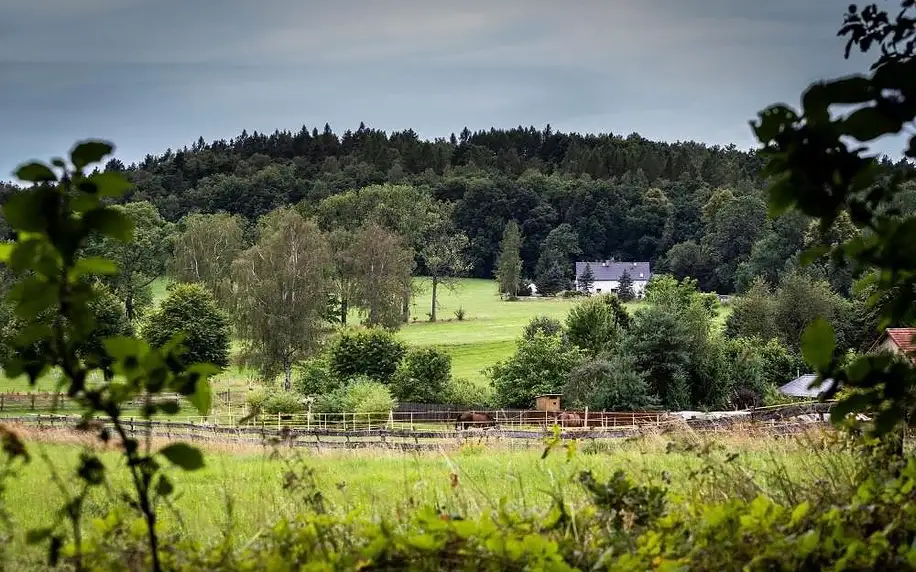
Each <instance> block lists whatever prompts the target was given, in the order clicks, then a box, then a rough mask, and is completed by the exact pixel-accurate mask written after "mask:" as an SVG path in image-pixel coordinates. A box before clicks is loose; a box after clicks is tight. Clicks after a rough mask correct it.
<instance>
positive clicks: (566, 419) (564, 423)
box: [557, 411, 582, 427]
mask: <svg viewBox="0 0 916 572" xmlns="http://www.w3.org/2000/svg"><path fill="white" fill-rule="evenodd" d="M557 423H559V424H560V426H561V427H582V418H581V417H579V414H578V413H572V412H570V411H564V412H563V413H560V414H559V415H557Z"/></svg>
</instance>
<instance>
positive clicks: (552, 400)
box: [534, 393, 562, 411]
mask: <svg viewBox="0 0 916 572" xmlns="http://www.w3.org/2000/svg"><path fill="white" fill-rule="evenodd" d="M560 397H562V394H560V393H545V394H544V395H537V396H535V398H534V403H535V409H537V410H538V411H559V410H560Z"/></svg>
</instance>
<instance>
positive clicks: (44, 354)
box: [0, 141, 218, 571]
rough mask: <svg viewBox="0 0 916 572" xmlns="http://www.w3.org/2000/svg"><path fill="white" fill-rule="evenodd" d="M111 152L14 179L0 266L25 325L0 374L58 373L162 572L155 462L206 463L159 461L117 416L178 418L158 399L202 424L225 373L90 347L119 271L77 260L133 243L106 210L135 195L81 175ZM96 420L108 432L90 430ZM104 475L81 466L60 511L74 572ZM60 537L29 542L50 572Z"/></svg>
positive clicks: (134, 346)
mask: <svg viewBox="0 0 916 572" xmlns="http://www.w3.org/2000/svg"><path fill="white" fill-rule="evenodd" d="M112 150H113V148H112V146H111V145H110V144H108V143H105V142H102V141H85V142H82V143H80V144H78V145H76V146H75V147H74V148H73V150H72V152H71V153H70V165H68V164H67V163H66V162H65V161H64V160H63V159H60V158H55V159H53V160H52V161H51V163H50V165H46V164H43V163H38V162H33V163H28V164H26V165H23V166H22V167H20V168H19V169H18V170H17V171H16V176H17V177H18V178H19V179H20V180H21V181H24V182H26V183H31V187H30V188H28V189H26V190H22V191H19V192H17V193H16V194H14V195H13V196H12V197H11V198H10V199H9V201H8V202H7V203H6V205H5V206H4V208H3V214H4V215H5V217H6V220H7V221H8V222H9V224H10V226H11V227H12V228H13V230H14V231H15V232H16V235H17V239H16V241H15V242H12V243H6V244H3V245H2V246H0V262H2V263H3V264H5V265H6V266H7V267H8V269H9V270H10V271H11V272H12V273H13V274H14V275H16V276H17V277H18V280H17V283H16V284H15V285H14V286H13V288H12V289H11V290H10V293H9V301H10V302H11V303H12V304H13V305H14V307H15V311H16V315H17V316H18V318H19V319H21V320H22V321H23V322H24V323H25V325H24V327H23V328H22V329H21V331H20V333H19V335H18V336H16V338H15V339H14V340H13V346H14V349H15V350H17V351H16V352H15V353H14V354H13V355H12V357H10V358H9V359H8V360H7V361H6V362H5V363H4V364H3V365H4V369H5V371H6V374H7V375H8V376H10V377H18V376H20V375H23V374H25V375H27V376H28V378H29V382H30V384H32V385H34V384H35V383H37V381H38V379H39V378H40V377H42V376H43V375H44V374H46V373H47V372H48V371H50V370H51V369H52V368H59V369H60V370H61V371H62V373H63V379H64V383H65V384H66V393H67V396H68V397H69V398H70V399H71V400H72V401H74V402H75V403H76V404H78V406H80V408H81V409H82V411H83V418H84V421H83V422H82V425H83V427H84V428H92V429H93V430H94V431H95V432H96V433H97V436H98V438H99V439H100V440H101V441H103V442H108V441H109V440H111V438H112V436H115V437H116V438H117V439H118V441H119V442H120V445H121V448H122V450H123V455H124V457H125V461H126V466H127V468H128V470H129V472H130V477H131V483H132V485H133V491H132V493H131V494H129V495H126V498H125V500H126V502H127V504H128V505H129V506H130V507H132V508H133V509H134V510H136V511H137V512H138V513H140V514H141V515H142V517H143V519H144V521H145V524H146V528H147V537H148V544H149V549H150V559H151V562H150V564H151V568H152V569H153V570H155V571H159V570H161V563H160V557H159V549H160V547H159V540H158V537H157V533H156V523H157V512H156V509H157V504H158V503H159V501H161V500H165V499H167V497H168V496H169V495H171V494H172V492H173V491H174V486H173V485H172V484H171V482H170V481H169V480H168V479H167V477H166V476H165V475H164V474H162V473H161V471H160V469H161V464H160V459H163V458H164V459H165V460H167V461H169V462H171V463H172V464H175V465H177V466H179V467H181V468H183V469H186V470H195V469H199V468H200V467H202V466H203V456H202V455H201V453H200V451H198V450H197V449H195V448H193V447H190V446H188V445H185V444H182V443H173V444H170V445H168V446H166V447H165V448H163V449H161V450H159V451H153V450H152V447H151V443H150V441H149V440H147V441H146V443H145V446H144V447H141V445H140V442H139V441H138V439H137V438H136V437H135V436H134V435H132V432H131V431H130V430H129V428H128V426H127V425H125V423H124V422H123V418H122V410H123V407H124V406H125V404H126V403H127V402H128V401H130V400H132V399H134V398H136V397H137V396H144V397H145V398H146V405H145V406H144V408H143V411H142V414H143V416H144V417H145V418H147V419H148V418H150V417H152V416H153V415H155V414H157V413H165V414H174V413H176V412H177V411H178V408H179V405H178V404H177V403H175V402H173V401H168V400H163V401H161V402H160V401H157V400H155V399H154V397H155V395H157V394H159V393H162V392H177V393H179V394H181V395H184V396H186V397H188V398H189V400H190V401H191V403H192V404H194V405H195V406H196V407H197V409H198V410H199V411H200V412H201V414H206V413H207V412H208V411H209V408H210V401H211V394H210V388H209V383H208V378H209V376H211V375H212V374H214V373H216V372H217V371H218V370H217V369H216V368H215V367H214V366H210V365H207V364H190V365H189V364H187V363H185V360H183V359H182V355H183V353H184V348H183V346H182V345H181V337H180V336H176V337H175V338H174V339H172V340H171V341H170V342H169V343H167V344H165V345H164V346H163V347H160V348H153V347H150V345H149V344H147V343H146V342H144V341H143V340H140V339H138V338H134V337H127V336H117V337H108V338H105V339H104V340H103V341H102V344H89V343H88V342H89V341H90V339H91V337H92V335H93V333H94V332H96V330H97V327H98V326H99V325H100V324H98V323H97V320H96V317H95V315H94V314H93V311H92V306H91V302H92V301H93V300H95V299H96V298H97V296H98V293H97V290H98V286H97V283H98V280H99V277H100V276H110V275H114V274H116V273H117V271H118V268H117V266H116V265H115V264H114V263H113V262H111V261H110V260H107V259H104V258H99V257H87V256H82V254H83V252H82V249H83V248H84V246H85V244H86V242H87V240H88V239H89V238H90V237H92V236H93V235H100V236H102V237H107V238H110V239H113V240H117V241H121V242H128V241H130V240H131V236H132V230H133V225H132V223H131V220H130V219H129V218H128V217H127V216H126V215H125V214H124V213H123V212H122V211H121V210H119V209H117V208H113V207H110V206H106V205H105V204H104V200H105V199H109V198H116V197H118V196H120V195H122V194H123V193H124V192H125V191H127V190H128V189H129V188H130V184H129V183H128V182H127V181H126V180H125V179H124V178H123V177H122V176H121V175H120V174H119V173H115V172H98V171H95V172H93V173H92V174H90V175H86V174H85V169H86V168H87V167H88V166H90V165H92V164H94V163H98V162H100V161H101V160H102V159H103V158H104V157H105V156H107V155H109V154H110V153H111V152H112ZM36 348H37V349H38V351H36ZM94 371H100V372H101V373H102V374H103V376H102V377H103V378H104V381H103V382H100V383H92V382H90V380H91V379H92V376H91V374H92V373H93V372H94ZM99 414H101V415H102V416H103V417H104V418H105V423H96V424H93V423H90V420H91V419H92V418H94V417H95V416H97V415H99ZM112 432H113V434H114V435H112ZM105 471H106V468H105V465H104V464H103V462H102V461H101V459H100V458H98V457H97V456H96V455H94V454H91V453H85V454H83V455H82V456H81V461H80V464H79V467H78V468H77V477H78V479H79V480H80V482H82V483H83V487H82V489H81V492H80V494H78V495H76V496H75V497H73V498H71V499H70V502H68V503H67V506H66V507H64V509H63V511H62V512H63V513H64V514H65V515H66V517H67V518H68V519H69V520H70V521H71V523H72V525H73V528H74V534H73V546H72V552H73V555H74V557H73V558H74V565H75V566H76V568H77V569H78V570H79V569H82V568H83V562H82V551H81V534H80V532H79V522H80V513H81V509H82V501H83V499H84V498H85V496H86V494H88V491H89V489H90V488H92V487H96V486H99V485H101V484H102V483H103V482H104V478H105ZM53 530H54V529H53V528H47V529H41V530H37V531H31V532H30V534H29V539H30V540H31V541H33V542H38V541H43V540H46V539H48V538H50V539H51V550H50V557H51V560H52V561H53V560H56V557H57V555H58V551H59V549H60V546H61V543H62V538H61V537H60V536H59V535H57V534H55V533H54V532H53Z"/></svg>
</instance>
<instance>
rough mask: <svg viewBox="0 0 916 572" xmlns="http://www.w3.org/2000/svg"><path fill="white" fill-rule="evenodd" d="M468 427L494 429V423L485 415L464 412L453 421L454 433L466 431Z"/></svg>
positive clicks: (475, 412)
mask: <svg viewBox="0 0 916 572" xmlns="http://www.w3.org/2000/svg"><path fill="white" fill-rule="evenodd" d="M468 427H481V428H482V427H496V422H495V421H494V420H493V418H492V417H490V415H489V414H487V413H478V412H477V411H465V412H464V413H462V414H460V415H459V416H458V419H456V420H455V431H458V429H467V428H468Z"/></svg>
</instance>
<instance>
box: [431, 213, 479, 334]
mask: <svg viewBox="0 0 916 572" xmlns="http://www.w3.org/2000/svg"><path fill="white" fill-rule="evenodd" d="M467 247H468V237H467V235H465V234H464V233H463V232H456V231H455V230H454V227H453V225H451V224H450V223H448V221H447V220H443V221H442V222H441V223H440V224H438V225H436V226H435V228H432V229H430V232H429V233H428V235H427V239H426V244H425V245H424V246H422V247H421V248H420V258H421V259H422V261H423V265H424V266H425V267H426V272H428V273H429V276H430V278H431V282H432V304H431V307H430V311H429V316H430V318H429V319H430V321H432V322H435V321H436V310H437V309H438V297H437V295H438V288H439V285H440V284H442V285H444V286H446V287H447V288H454V286H455V285H456V284H457V281H456V278H458V277H459V276H461V275H463V274H465V273H466V272H467V271H468V270H469V269H470V264H469V263H468V260H467Z"/></svg>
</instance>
